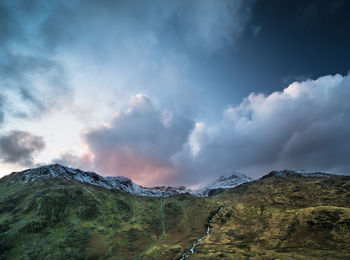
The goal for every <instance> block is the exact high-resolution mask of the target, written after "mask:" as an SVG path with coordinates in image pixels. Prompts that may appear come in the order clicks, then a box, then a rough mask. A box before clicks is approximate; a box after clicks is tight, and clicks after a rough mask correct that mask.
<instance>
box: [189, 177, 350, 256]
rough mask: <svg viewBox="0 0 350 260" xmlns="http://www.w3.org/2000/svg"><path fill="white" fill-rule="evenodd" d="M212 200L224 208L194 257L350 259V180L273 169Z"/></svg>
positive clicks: (221, 193) (220, 191)
mask: <svg viewBox="0 0 350 260" xmlns="http://www.w3.org/2000/svg"><path fill="white" fill-rule="evenodd" d="M210 199H211V200H215V201H220V202H221V203H225V204H226V206H225V208H224V209H223V211H222V212H221V213H220V214H218V215H217V216H215V218H214V219H213V220H212V229H213V230H215V232H212V234H211V236H209V237H208V239H206V240H205V241H204V242H203V244H200V245H199V246H197V248H196V254H195V255H194V257H193V258H192V259H350V176H342V175H333V174H327V173H320V172H315V173H305V172H303V171H291V170H283V171H273V172H270V173H269V174H267V175H265V176H263V177H262V178H260V179H259V180H255V181H252V182H247V183H244V184H242V185H239V186H237V187H235V188H233V189H226V190H215V191H214V192H213V193H212V194H211V196H210ZM233 252H234V253H233Z"/></svg>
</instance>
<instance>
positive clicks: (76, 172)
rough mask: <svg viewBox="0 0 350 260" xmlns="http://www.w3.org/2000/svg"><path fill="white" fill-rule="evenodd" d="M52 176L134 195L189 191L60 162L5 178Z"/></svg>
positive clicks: (26, 178) (32, 178) (24, 180)
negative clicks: (144, 185)
mask: <svg viewBox="0 0 350 260" xmlns="http://www.w3.org/2000/svg"><path fill="white" fill-rule="evenodd" d="M52 178H58V179H65V180H67V181H78V182H83V183H88V184H92V185H95V186H100V187H104V188H107V189H117V190H122V191H125V192H128V193H130V194H133V195H136V196H148V197H169V196H173V195H176V194H180V193H186V192H189V190H187V189H186V188H185V187H183V186H182V187H169V186H161V187H153V188H145V187H142V186H140V185H137V184H135V183H134V182H133V181H131V180H130V179H129V178H126V177H123V176H117V177H110V176H108V177H102V176H100V175H98V174H96V173H95V172H85V171H82V170H80V169H73V168H69V167H66V166H63V165H60V164H51V165H45V166H40V167H37V168H33V169H28V170H24V171H21V172H14V173H12V174H10V175H9V176H6V177H5V179H8V180H10V181H20V182H24V183H27V182H33V181H36V180H38V179H52Z"/></svg>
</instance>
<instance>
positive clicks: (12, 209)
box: [0, 179, 218, 259]
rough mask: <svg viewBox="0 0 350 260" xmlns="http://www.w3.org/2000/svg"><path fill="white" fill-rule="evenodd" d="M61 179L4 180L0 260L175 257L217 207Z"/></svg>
mask: <svg viewBox="0 0 350 260" xmlns="http://www.w3.org/2000/svg"><path fill="white" fill-rule="evenodd" d="M160 203H161V202H160V199H159V198H148V197H136V196H133V195H130V194H128V193H125V192H121V191H117V190H108V189H104V188H101V187H97V186H93V185H89V184H83V183H79V182H68V181H65V180H60V179H51V180H46V181H44V180H41V181H36V182H31V183H11V182H10V181H8V180H6V179H4V180H2V181H0V259H176V258H177V257H179V256H180V255H181V253H182V251H183V249H184V248H187V247H188V245H189V244H190V242H191V241H193V240H195V239H197V238H198V237H200V236H202V235H203V234H204V233H205V229H206V227H205V225H206V221H207V218H208V216H209V215H210V212H212V211H214V210H216V209H217V207H218V205H217V204H218V202H216V201H209V200H207V199H202V198H197V197H194V196H192V195H189V194H183V195H179V196H174V197H172V198H164V199H163V207H164V213H165V217H164V224H165V229H166V236H163V230H162V219H161V207H160Z"/></svg>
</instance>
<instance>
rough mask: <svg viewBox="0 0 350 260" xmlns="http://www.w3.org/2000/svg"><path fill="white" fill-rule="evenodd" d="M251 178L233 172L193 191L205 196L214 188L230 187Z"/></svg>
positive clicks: (248, 180)
mask: <svg viewBox="0 0 350 260" xmlns="http://www.w3.org/2000/svg"><path fill="white" fill-rule="evenodd" d="M250 181H252V179H251V178H250V177H248V176H246V175H244V174H242V173H237V172H234V173H233V174H232V175H230V176H220V177H219V178H218V179H217V180H215V181H214V182H212V183H211V184H209V185H207V186H205V187H203V188H200V189H198V190H196V191H195V192H194V194H195V195H197V196H200V197H206V196H208V195H209V192H210V191H211V190H215V189H230V188H234V187H236V186H238V185H241V184H243V183H246V182H250Z"/></svg>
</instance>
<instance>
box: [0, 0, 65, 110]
mask: <svg viewBox="0 0 350 260" xmlns="http://www.w3.org/2000/svg"><path fill="white" fill-rule="evenodd" d="M43 6H45V5H43ZM43 10H45V8H43V7H41V6H39V5H38V2H37V1H31V2H29V1H28V2H26V1H4V2H2V3H1V4H0V32H1V33H0V34H1V36H0V77H1V80H0V90H1V93H2V95H3V96H5V97H6V96H7V97H10V98H7V99H6V101H7V102H6V109H4V110H3V113H8V114H10V115H12V116H17V117H18V116H19V117H24V116H33V115H41V114H42V113H45V112H46V111H48V110H50V109H51V108H52V107H55V106H56V105H57V104H58V103H59V102H61V101H62V100H63V98H64V97H66V96H67V94H68V92H69V90H70V89H69V87H68V86H67V82H66V75H65V72H64V69H63V67H62V66H61V64H60V63H59V62H58V61H57V60H56V59H55V58H54V57H53V56H52V55H53V54H54V52H53V50H48V49H46V48H44V46H45V43H44V42H43V40H42V35H40V33H39V34H38V28H40V26H41V20H42V17H45V12H42V11H43ZM15 99H18V100H15Z"/></svg>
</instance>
